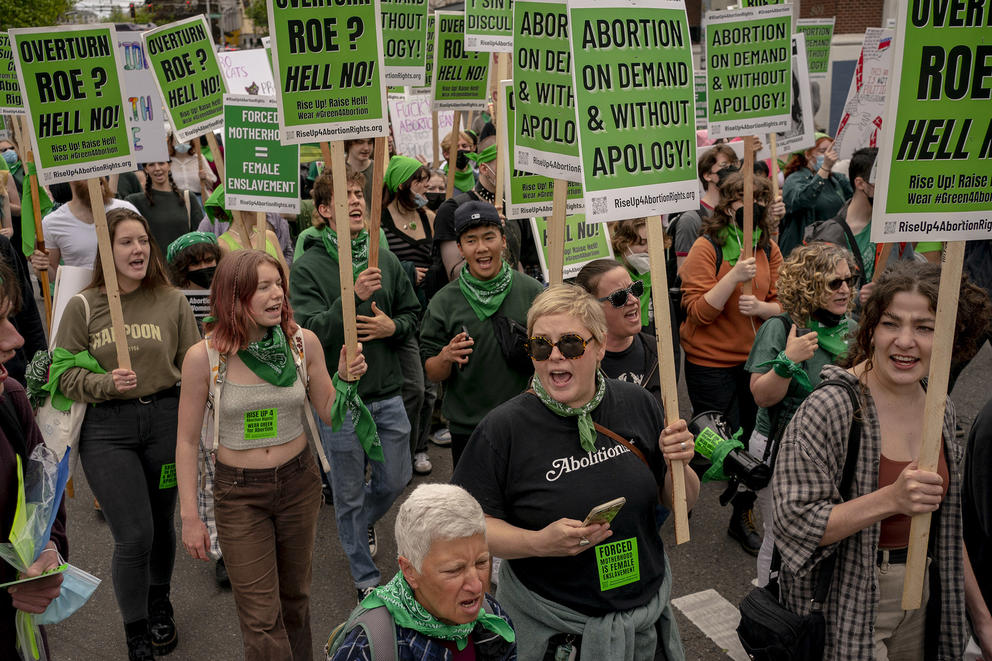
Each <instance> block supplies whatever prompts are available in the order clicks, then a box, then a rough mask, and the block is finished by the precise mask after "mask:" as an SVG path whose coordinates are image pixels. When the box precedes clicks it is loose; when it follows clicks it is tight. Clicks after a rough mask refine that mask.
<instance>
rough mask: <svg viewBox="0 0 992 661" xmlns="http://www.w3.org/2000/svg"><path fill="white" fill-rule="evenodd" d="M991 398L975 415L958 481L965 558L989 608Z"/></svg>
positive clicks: (991, 575)
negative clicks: (973, 571) (962, 473)
mask: <svg viewBox="0 0 992 661" xmlns="http://www.w3.org/2000/svg"><path fill="white" fill-rule="evenodd" d="M990 468H992V400H989V402H988V403H986V404H985V407H984V408H983V409H982V411H981V412H980V413H979V414H978V417H977V418H975V423H974V425H973V426H972V428H971V434H970V435H969V436H968V450H967V454H966V455H965V460H964V479H963V480H962V483H961V511H962V517H961V518H962V530H963V537H964V544H965V547H966V548H967V549H968V557H969V558H970V559H971V566H972V569H974V570H975V578H976V579H977V581H978V586H979V588H981V590H982V596H983V597H984V598H985V603H986V604H987V605H988V606H989V608H990V609H992V562H989V559H990V558H992V482H990V480H989V478H990V475H989V473H990Z"/></svg>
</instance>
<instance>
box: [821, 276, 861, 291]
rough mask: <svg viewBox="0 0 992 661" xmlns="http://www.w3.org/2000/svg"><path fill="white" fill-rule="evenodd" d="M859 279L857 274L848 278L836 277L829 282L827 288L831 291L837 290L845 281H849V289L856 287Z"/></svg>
mask: <svg viewBox="0 0 992 661" xmlns="http://www.w3.org/2000/svg"><path fill="white" fill-rule="evenodd" d="M858 281H859V278H858V276H856V275H851V276H848V277H846V278H834V279H833V280H830V281H828V282H827V289H829V290H830V291H837V290H838V289H840V287H841V285H843V284H844V283H845V282H846V283H847V288H848V289H854V287H855V285H857V284H858Z"/></svg>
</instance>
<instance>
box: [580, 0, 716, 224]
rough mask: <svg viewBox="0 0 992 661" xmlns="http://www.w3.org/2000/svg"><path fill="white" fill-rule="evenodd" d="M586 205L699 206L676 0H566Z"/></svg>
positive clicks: (634, 213) (649, 210)
mask: <svg viewBox="0 0 992 661" xmlns="http://www.w3.org/2000/svg"><path fill="white" fill-rule="evenodd" d="M568 14H569V25H570V38H571V42H572V77H573V89H574V90H575V109H576V110H575V114H576V122H577V124H578V129H579V131H578V136H579V153H580V154H581V156H582V180H583V182H582V183H583V186H584V187H585V201H586V214H588V215H589V217H590V218H591V219H592V220H594V221H596V222H606V221H612V220H624V219H625V218H637V217H640V216H654V215H658V214H663V213H672V212H675V211H686V210H689V209H697V208H699V200H698V197H699V182H698V181H697V180H696V123H695V121H694V119H693V116H694V102H695V90H694V89H693V79H692V43H691V41H690V36H689V25H688V22H687V21H686V15H685V4H684V2H682V0H568Z"/></svg>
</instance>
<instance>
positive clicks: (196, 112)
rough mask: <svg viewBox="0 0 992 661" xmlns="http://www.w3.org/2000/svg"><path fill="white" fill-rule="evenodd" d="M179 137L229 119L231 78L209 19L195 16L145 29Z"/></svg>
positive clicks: (147, 45) (147, 50)
mask: <svg viewBox="0 0 992 661" xmlns="http://www.w3.org/2000/svg"><path fill="white" fill-rule="evenodd" d="M141 38H142V40H143V41H144V42H145V53H146V55H147V57H148V62H149V64H151V68H152V71H153V72H154V74H155V83H156V84H157V85H158V90H159V92H160V93H161V94H162V100H163V101H165V108H166V114H167V115H168V116H169V121H170V122H171V123H172V128H173V131H174V132H175V134H176V139H177V140H179V141H185V140H191V139H193V138H195V137H197V136H200V135H203V134H204V133H209V132H210V131H213V130H214V129H219V128H220V127H221V125H222V124H223V123H224V117H223V111H224V94H225V93H226V92H227V83H226V82H225V80H224V76H223V74H221V70H220V64H218V62H217V52H216V50H215V49H214V40H213V37H211V36H210V27H209V26H208V25H207V19H206V18H204V17H203V15H202V14H201V15H200V16H193V17H192V18H187V19H184V20H182V21H176V22H175V23H169V24H168V25H163V26H162V27H160V28H154V29H152V30H149V31H148V32H145V33H144V34H142V35H141Z"/></svg>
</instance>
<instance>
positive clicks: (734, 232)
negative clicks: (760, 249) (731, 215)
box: [720, 221, 761, 266]
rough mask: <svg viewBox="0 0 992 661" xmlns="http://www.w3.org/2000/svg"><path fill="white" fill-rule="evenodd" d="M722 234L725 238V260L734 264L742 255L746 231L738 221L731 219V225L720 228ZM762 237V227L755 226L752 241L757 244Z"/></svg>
mask: <svg viewBox="0 0 992 661" xmlns="http://www.w3.org/2000/svg"><path fill="white" fill-rule="evenodd" d="M720 236H721V237H722V238H723V261H725V262H727V263H728V264H730V265H731V266H734V265H735V264H737V260H738V259H740V256H741V246H743V245H744V231H743V230H742V229H741V228H740V227H738V226H737V223H735V222H734V221H730V224H729V225H727V226H726V227H724V228H723V229H722V230H720ZM760 238H761V228H759V227H755V228H754V232H753V233H752V234H751V241H752V242H753V244H754V245H755V246H757V245H758V240H759V239H760Z"/></svg>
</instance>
